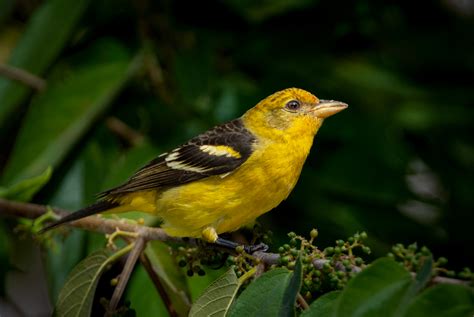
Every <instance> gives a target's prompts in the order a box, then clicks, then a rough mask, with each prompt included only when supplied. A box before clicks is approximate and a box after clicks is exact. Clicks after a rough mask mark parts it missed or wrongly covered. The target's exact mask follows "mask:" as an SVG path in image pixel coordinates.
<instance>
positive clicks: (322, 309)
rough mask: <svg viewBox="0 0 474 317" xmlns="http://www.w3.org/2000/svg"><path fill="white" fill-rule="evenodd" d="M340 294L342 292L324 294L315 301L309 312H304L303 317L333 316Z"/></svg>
mask: <svg viewBox="0 0 474 317" xmlns="http://www.w3.org/2000/svg"><path fill="white" fill-rule="evenodd" d="M340 294H341V291H332V292H329V293H326V294H324V295H323V296H321V297H319V298H318V299H317V300H315V301H314V302H313V303H312V304H311V305H310V306H309V308H308V309H307V310H304V311H303V313H302V314H301V317H312V316H314V317H320V316H332V315H333V314H334V312H335V310H334V309H335V307H336V303H337V302H336V301H337V299H338V297H339V295H340Z"/></svg>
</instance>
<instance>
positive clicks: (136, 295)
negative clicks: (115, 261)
mask: <svg viewBox="0 0 474 317" xmlns="http://www.w3.org/2000/svg"><path fill="white" fill-rule="evenodd" d="M144 291H146V292H147V293H146V296H144V293H143V292H144ZM125 297H126V298H127V299H128V300H130V303H131V308H132V309H133V310H135V312H136V313H137V316H138V317H140V316H168V315H169V314H168V310H167V309H166V306H165V304H164V303H163V300H162V299H161V297H160V295H159V294H158V292H157V291H156V288H155V285H153V282H152V280H151V279H150V276H148V274H147V272H146V271H145V270H144V269H143V267H142V266H141V265H140V266H138V267H137V268H135V271H134V272H133V275H132V277H131V279H130V281H129V283H128V285H127V293H126V295H125ZM176 308H178V309H177V310H178V311H180V309H179V307H176ZM180 316H181V315H180ZM182 316H185V315H182Z"/></svg>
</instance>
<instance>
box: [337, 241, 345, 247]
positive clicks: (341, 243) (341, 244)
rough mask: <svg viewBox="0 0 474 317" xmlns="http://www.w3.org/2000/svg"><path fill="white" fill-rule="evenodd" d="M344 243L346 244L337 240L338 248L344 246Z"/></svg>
mask: <svg viewBox="0 0 474 317" xmlns="http://www.w3.org/2000/svg"><path fill="white" fill-rule="evenodd" d="M344 243H345V242H344V240H337V241H336V244H337V245H338V246H340V247H341V246H343V245H344Z"/></svg>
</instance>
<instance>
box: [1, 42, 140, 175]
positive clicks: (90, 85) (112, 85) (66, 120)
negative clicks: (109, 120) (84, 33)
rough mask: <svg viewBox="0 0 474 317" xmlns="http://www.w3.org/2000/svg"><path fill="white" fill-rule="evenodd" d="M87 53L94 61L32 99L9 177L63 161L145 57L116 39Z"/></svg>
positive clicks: (15, 150) (10, 166)
mask: <svg viewBox="0 0 474 317" xmlns="http://www.w3.org/2000/svg"><path fill="white" fill-rule="evenodd" d="M83 54H90V55H91V56H92V57H89V58H87V60H88V61H89V63H82V64H81V65H80V66H77V67H76V68H75V69H73V71H72V72H70V75H69V76H67V77H66V78H56V79H55V80H54V79H53V80H52V82H51V84H50V85H49V86H48V89H47V90H46V91H45V92H44V93H43V94H41V95H40V96H38V98H36V99H34V100H33V101H32V104H31V108H30V111H29V112H28V114H27V115H26V118H25V120H24V124H23V126H22V128H21V130H20V132H19V135H18V138H17V140H16V144H15V147H14V149H13V151H12V154H11V156H10V160H9V164H8V165H7V167H6V169H5V175H4V177H3V180H4V181H17V180H19V179H24V178H28V177H30V176H31V175H35V174H38V173H39V171H41V170H43V169H45V168H46V167H47V166H49V165H52V166H53V167H56V166H57V165H59V164H60V163H61V162H62V160H63V159H64V158H65V157H66V155H67V154H68V153H69V151H70V150H71V149H72V148H73V146H74V145H75V144H76V143H77V142H78V141H79V139H80V138H81V137H82V136H83V135H84V134H85V133H86V132H87V131H88V130H89V129H90V128H91V127H93V124H94V122H95V120H96V119H97V118H98V117H99V116H100V115H101V114H102V113H103V112H104V111H105V109H106V108H107V106H109V104H110V102H111V101H112V99H113V98H114V97H115V95H116V94H117V93H118V92H119V91H120V89H121V88H122V86H123V85H124V83H125V82H126V80H127V79H128V78H129V77H130V75H131V74H133V73H134V71H135V69H136V66H137V65H138V64H139V60H140V59H139V58H136V59H135V60H134V61H132V60H131V57H130V55H129V54H128V52H127V50H126V49H125V48H124V47H123V46H121V45H119V44H118V43H117V42H114V41H100V42H97V43H96V44H95V45H94V46H93V47H91V48H89V49H88V51H87V52H83ZM92 59H93V60H92ZM91 60H92V61H91ZM31 140H35V142H31Z"/></svg>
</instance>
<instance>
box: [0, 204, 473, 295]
mask: <svg viewBox="0 0 474 317" xmlns="http://www.w3.org/2000/svg"><path fill="white" fill-rule="evenodd" d="M47 211H48V207H47V206H43V205H37V204H31V203H20V202H16V201H11V200H6V199H2V198H0V216H11V217H23V218H30V219H35V218H38V217H40V216H41V215H43V214H45V213H46V212H47ZM53 211H54V212H55V213H56V214H59V215H65V214H68V212H67V211H66V210H63V209H59V208H53ZM65 225H66V226H69V227H76V228H81V229H85V230H89V231H93V232H98V233H105V234H111V233H114V232H115V231H117V229H119V230H122V231H128V232H137V233H139V236H140V237H141V238H143V239H145V240H146V241H149V240H157V241H163V242H173V243H178V244H187V245H196V244H197V240H196V239H182V238H176V237H170V236H168V235H167V234H166V233H165V232H164V231H163V230H162V229H160V228H153V227H147V226H142V225H137V224H132V223H128V222H123V221H120V220H114V219H106V218H102V217H100V216H90V217H87V218H83V219H80V220H76V221H74V222H71V223H68V224H65ZM216 247H218V246H216ZM119 252H120V251H119ZM252 256H254V257H255V258H257V259H259V260H260V261H261V262H263V263H265V264H266V265H274V264H278V262H279V259H280V255H279V254H278V253H270V252H263V251H257V252H254V253H253V254H252ZM321 261H324V260H318V261H313V265H314V266H315V267H316V268H318V266H320V265H322V263H319V262H321ZM353 269H356V270H360V268H359V267H356V266H355V267H354V268H353ZM250 272H252V270H250V271H249V272H247V273H250ZM247 273H246V274H244V275H243V276H241V278H242V277H244V276H246V275H247ZM253 274H255V272H253V273H252V275H253ZM247 278H248V277H247ZM239 280H240V279H239ZM431 283H433V284H440V283H443V284H460V285H467V286H469V285H470V281H464V280H459V279H455V278H449V277H441V276H436V277H434V278H433V279H432V280H431Z"/></svg>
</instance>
